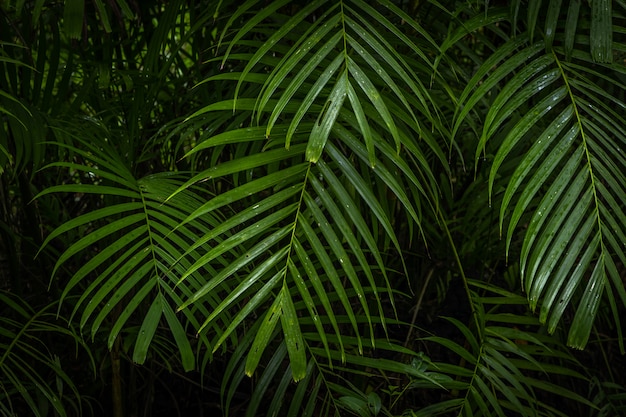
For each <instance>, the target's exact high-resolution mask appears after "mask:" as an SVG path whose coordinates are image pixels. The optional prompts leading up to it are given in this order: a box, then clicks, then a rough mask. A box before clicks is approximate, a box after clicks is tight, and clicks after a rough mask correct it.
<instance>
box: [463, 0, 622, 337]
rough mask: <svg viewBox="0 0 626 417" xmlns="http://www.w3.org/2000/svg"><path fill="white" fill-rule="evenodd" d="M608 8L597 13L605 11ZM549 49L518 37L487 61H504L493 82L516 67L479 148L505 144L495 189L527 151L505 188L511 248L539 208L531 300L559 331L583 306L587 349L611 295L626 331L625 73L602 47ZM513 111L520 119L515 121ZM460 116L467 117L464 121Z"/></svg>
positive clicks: (578, 324) (526, 252)
mask: <svg viewBox="0 0 626 417" xmlns="http://www.w3.org/2000/svg"><path fill="white" fill-rule="evenodd" d="M595 7H599V6H596V5H595V4H594V8H595ZM594 10H595V9H594ZM605 11H606V9H603V12H602V13H603V14H602V17H600V16H599V17H597V18H596V17H594V19H605V18H606V17H605V16H604V12H605ZM609 11H610V9H609ZM594 13H595V12H594ZM598 13H599V12H598ZM595 30H597V29H595ZM593 31H594V29H593V28H592V32H593ZM594 33H595V32H594ZM594 36H595V38H594ZM557 38H558V36H557ZM609 38H610V37H609ZM594 39H595V41H594ZM606 39H607V35H606V34H600V33H599V32H598V33H596V34H595V35H593V34H592V39H591V50H592V54H594V52H593V51H594V50H603V49H602V48H606V45H605V44H604V42H606ZM513 45H516V46H517V47H518V48H522V49H521V50H520V51H519V52H517V53H516V54H515V55H512V53H513V49H511V48H510V46H513ZM600 45H603V46H600ZM598 48H600V49H598ZM539 49H540V46H539V44H537V45H529V46H526V47H523V45H522V44H519V43H514V42H513V41H510V42H509V43H508V44H507V45H505V46H504V47H502V48H501V49H499V50H498V51H496V52H495V53H494V55H493V56H492V57H491V58H490V60H489V61H490V62H489V64H487V63H486V64H485V65H489V66H491V65H492V64H493V63H495V62H501V64H500V67H499V69H498V70H496V71H494V72H493V74H492V75H490V76H488V77H487V78H486V81H485V84H486V85H488V86H493V85H494V82H496V81H497V80H500V79H502V77H504V76H507V75H508V76H510V79H509V80H508V81H507V83H506V84H505V86H504V87H503V88H502V89H501V91H500V92H499V94H498V96H497V97H496V98H495V99H494V100H493V103H492V105H491V108H490V110H489V113H488V114H487V117H486V120H485V124H484V130H483V134H482V138H481V141H480V146H479V149H477V155H479V154H480V153H481V152H483V149H484V147H485V146H486V144H487V143H488V142H495V143H496V146H497V148H496V149H497V152H496V153H495V156H494V159H493V164H492V168H491V172H490V177H489V187H490V192H493V188H492V187H493V186H494V184H495V182H496V178H497V175H498V172H499V170H500V168H501V166H502V164H503V162H504V161H505V160H506V159H507V158H509V157H511V156H512V155H517V154H521V155H523V156H522V159H521V161H520V162H519V163H518V165H517V168H516V170H515V172H514V173H513V175H512V176H511V177H510V179H509V180H508V184H507V185H506V189H505V191H504V197H503V202H502V205H501V208H500V219H501V222H500V225H501V226H500V227H501V228H503V227H504V225H505V223H504V221H505V219H506V218H507V216H510V221H509V222H508V227H507V233H506V243H507V251H508V250H509V248H510V246H511V242H512V240H513V238H514V236H515V231H516V230H517V228H518V227H519V225H520V221H521V219H522V218H526V216H527V214H528V213H532V215H531V217H530V219H529V220H528V224H527V230H526V232H525V238H524V242H523V246H522V249H521V255H520V268H521V278H522V281H523V288H524V290H525V291H526V293H527V295H528V300H529V303H530V307H531V308H532V309H533V310H534V309H535V308H537V307H538V306H540V308H541V309H540V320H541V321H542V322H546V323H548V324H549V326H548V329H549V330H550V331H551V332H553V331H554V330H555V329H556V327H557V325H558V323H560V322H561V319H562V317H563V313H564V311H565V308H566V307H567V306H568V305H575V306H576V309H575V311H576V314H575V317H574V321H573V325H572V327H571V329H570V335H569V339H568V344H570V345H571V346H575V347H577V348H583V347H584V346H585V345H586V343H587V340H588V338H589V334H590V333H591V331H592V326H593V323H594V318H595V316H596V313H597V311H598V307H599V305H600V302H601V300H602V298H603V296H606V297H608V300H609V304H610V305H611V306H614V307H613V317H614V320H615V323H616V324H617V325H616V328H617V331H618V334H619V335H620V336H619V340H621V339H622V337H621V325H620V324H619V323H620V317H619V314H618V313H617V310H616V309H615V308H616V307H615V306H616V302H617V300H621V303H622V305H626V290H625V289H624V284H623V281H622V280H621V279H620V278H619V273H618V272H617V271H618V269H619V267H618V266H617V265H624V260H625V255H624V248H623V243H622V244H620V243H619V242H624V239H623V237H624V236H625V235H626V222H624V217H622V216H621V214H622V213H623V202H622V201H621V200H623V199H621V197H620V196H623V195H624V192H626V187H625V184H626V178H625V177H624V174H623V173H624V172H626V164H625V163H626V159H625V158H624V157H623V155H622V152H621V149H622V148H623V146H624V143H625V141H626V135H625V134H624V130H623V128H621V127H620V126H623V124H624V122H626V119H624V118H623V117H622V116H621V115H620V114H619V113H618V112H616V111H615V110H614V108H615V107H617V108H623V107H624V103H623V102H622V101H620V100H619V99H617V97H616V96H615V95H613V94H611V91H616V90H620V89H622V88H623V86H622V85H621V83H620V82H619V81H617V80H618V79H619V78H618V77H609V76H604V75H600V72H599V71H598V70H596V69H595V67H594V64H593V62H592V55H589V53H586V52H582V51H581V50H580V49H574V50H573V51H571V56H572V62H567V61H565V60H564V58H563V54H564V51H563V50H562V49H561V48H560V47H557V46H556V44H555V45H554V46H553V47H552V52H549V53H546V54H543V55H541V54H539V55H537V52H538V51H539ZM565 52H567V51H565ZM567 54H568V55H569V54H570V53H567ZM593 56H594V58H595V59H596V61H604V60H606V59H607V58H606V53H605V52H602V53H600V52H598V53H597V55H593ZM530 57H532V58H531V60H530V61H528V59H529V58H530ZM522 65H523V66H522ZM596 65H600V64H596ZM603 67H604V71H608V72H613V73H615V74H619V73H622V72H623V70H622V69H621V68H620V67H618V66H615V65H611V64H603ZM486 71H487V66H485V67H483V68H482V69H480V70H479V71H478V73H477V76H475V77H474V78H473V81H474V82H472V83H471V84H470V85H468V87H467V89H466V91H465V92H464V94H463V97H467V101H466V102H467V103H468V105H469V109H464V110H463V112H462V113H460V117H461V118H463V117H465V115H467V114H468V112H469V110H470V109H471V108H472V107H473V106H474V105H475V104H476V103H478V101H479V100H481V99H483V98H484V95H485V93H486V92H487V89H488V88H489V87H487V88H485V87H483V86H480V87H476V81H478V79H479V78H480V77H481V76H482V75H486V74H487V73H486ZM479 74H480V75H479ZM592 80H595V81H592ZM607 96H608V97H610V100H611V105H610V106H609V105H607V104H606V97H607ZM511 118H515V119H514V122H512V123H511V122H509V121H510V120H511ZM460 121H461V119H457V122H456V125H457V126H458V125H459V123H460ZM620 344H621V342H620ZM622 349H624V348H623V346H622Z"/></svg>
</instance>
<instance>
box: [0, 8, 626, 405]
mask: <svg viewBox="0 0 626 417" xmlns="http://www.w3.org/2000/svg"><path fill="white" fill-rule="evenodd" d="M41 3H42V4H47V3H46V2H41ZM94 4H95V6H94V9H93V10H91V12H90V11H89V10H88V9H84V7H86V6H87V5H86V4H84V2H80V1H77V2H67V3H66V4H65V5H64V7H63V8H60V7H57V6H54V5H50V6H49V7H48V8H44V9H43V10H44V12H42V13H44V14H46V13H48V15H47V16H56V17H57V20H54V19H50V18H48V20H46V22H48V23H47V24H51V25H53V27H55V28H56V29H55V30H56V31H53V33H54V35H51V37H50V38H49V39H48V38H47V37H46V35H40V37H39V38H38V39H39V42H40V43H41V45H44V44H45V43H46V42H51V43H52V44H53V45H56V46H55V48H56V49H54V50H52V52H50V53H41V54H39V55H37V54H34V55H33V56H34V57H35V58H36V59H33V62H36V64H35V65H32V64H31V63H29V62H26V61H25V60H22V61H21V63H20V64H19V65H22V66H24V67H25V68H29V70H26V72H28V71H31V72H28V73H29V74H32V77H33V78H26V79H25V80H26V81H23V85H25V86H27V87H21V88H15V85H17V84H16V82H17V81H15V80H17V79H18V78H17V77H11V74H12V72H11V71H15V70H14V69H11V70H8V69H7V70H5V74H8V76H6V80H9V82H8V83H5V84H6V86H7V87H3V88H4V89H5V90H6V92H4V93H3V94H2V97H0V98H2V100H3V101H2V102H0V111H3V112H4V114H5V116H4V117H5V119H4V120H5V124H4V127H5V130H4V132H9V133H8V134H6V137H7V138H10V140H5V141H4V142H2V143H0V145H2V146H3V148H0V151H1V150H2V149H4V151H5V152H4V154H5V155H10V156H12V157H13V158H14V159H16V156H17V155H18V154H19V155H23V154H24V153H23V152H21V151H20V152H21V153H19V152H18V151H19V150H20V149H22V148H20V146H16V145H18V144H21V143H24V142H20V141H17V140H15V139H14V138H15V137H17V136H16V133H15V132H22V133H21V134H22V135H24V134H25V133H24V132H27V133H33V132H30V131H29V130H28V128H27V127H26V126H28V125H29V124H30V122H29V123H25V122H24V120H25V117H27V116H26V115H28V114H35V113H36V114H39V115H41V116H40V117H42V118H45V120H46V121H47V123H48V126H49V127H50V128H49V130H46V131H45V132H44V133H42V135H47V136H48V139H49V141H50V142H54V143H55V144H56V150H55V151H54V153H52V152H51V151H50V149H51V147H50V144H47V145H45V148H43V147H42V146H43V145H41V144H39V143H37V145H36V147H35V146H30V147H28V149H31V148H32V149H35V148H37V149H47V150H45V151H44V153H43V154H42V155H45V157H43V158H41V159H39V160H38V162H37V164H35V165H34V166H35V167H38V166H40V165H41V164H42V163H43V162H44V161H45V163H47V167H46V169H45V170H44V171H42V175H45V173H46V172H54V173H56V175H58V177H59V178H62V179H63V181H62V182H61V183H57V184H51V183H50V182H43V183H42V184H41V187H40V190H39V191H40V193H39V196H38V201H40V202H41V203H40V204H44V202H46V201H63V200H62V197H58V196H62V195H66V194H67V193H71V194H72V195H74V196H76V198H77V199H78V200H79V201H80V203H81V208H80V210H78V212H75V213H74V214H73V215H71V216H70V215H69V211H67V212H65V211H64V212H63V213H64V214H63V218H62V219H60V221H58V227H57V228H56V229H55V230H54V231H50V232H49V233H47V234H46V238H45V242H44V244H43V246H42V252H41V256H55V258H56V266H55V267H54V268H53V271H52V276H53V278H54V280H55V282H57V281H58V282H61V283H62V290H61V291H59V293H58V295H57V297H58V299H59V301H61V302H62V304H61V306H65V305H68V306H69V311H70V312H71V313H70V315H69V317H68V319H69V320H70V321H71V322H77V323H78V324H79V328H80V330H81V332H83V333H84V334H86V335H88V336H90V337H91V339H92V340H105V341H106V345H107V347H108V348H109V349H111V350H112V351H113V356H112V357H113V360H112V363H114V364H115V363H118V365H114V366H113V371H112V372H113V384H114V388H113V394H114V402H115V407H114V413H115V414H116V416H121V415H122V414H123V407H122V404H123V401H122V399H121V398H120V397H119V396H120V395H121V390H120V387H121V377H122V374H123V371H122V370H121V369H120V368H119V362H115V361H118V360H119V357H120V356H122V357H124V356H125V357H127V359H128V360H130V361H133V362H135V363H137V364H144V363H146V362H149V361H153V362H155V363H160V364H162V365H163V366H165V367H167V368H169V369H177V368H181V369H182V370H187V371H188V370H193V369H198V370H200V371H201V375H203V374H204V373H210V369H212V368H211V367H212V366H214V365H215V364H216V363H221V364H222V365H221V366H222V367H223V370H224V376H223V380H222V381H221V383H220V384H221V385H220V387H219V391H220V394H221V405H220V408H221V409H222V410H223V411H224V413H225V414H228V413H229V412H232V413H234V414H237V413H238V412H239V411H240V410H239V408H240V405H237V402H238V401H236V400H235V399H236V398H241V396H242V395H243V396H244V398H245V399H246V401H245V402H244V405H243V406H244V407H245V412H243V413H244V414H245V415H248V416H253V415H259V414H267V415H278V414H285V415H290V416H291V415H342V414H343V413H345V412H348V413H352V414H356V415H363V416H371V415H379V414H384V415H398V414H404V415H437V414H450V413H455V414H457V415H468V416H469V415H509V414H511V413H518V414H521V415H568V412H570V411H569V410H567V411H566V410H563V409H559V408H558V407H556V406H555V402H554V400H553V399H552V398H550V396H560V397H561V398H563V399H567V400H568V403H569V402H571V403H575V404H576V405H572V406H571V407H570V408H571V409H576V410H577V412H579V413H580V412H584V413H590V415H594V413H596V412H597V414H598V415H604V414H603V413H610V412H611V410H619V409H621V408H623V397H622V396H620V395H621V394H620V393H619V391H616V390H614V385H612V384H613V383H614V381H615V380H616V377H615V376H610V377H608V378H607V379H598V378H603V376H602V375H593V372H592V370H591V369H590V367H588V366H587V365H586V364H585V363H584V362H582V363H581V362H577V361H576V359H575V358H574V356H573V355H572V354H571V352H569V351H568V349H567V347H566V346H572V347H575V348H578V349H583V348H585V347H586V346H587V344H588V343H589V339H590V335H593V337H594V338H599V337H600V336H601V335H602V336H603V335H604V332H606V331H607V330H606V329H608V331H611V332H613V333H614V334H615V335H616V340H617V343H618V346H619V348H620V350H621V351H622V352H623V350H624V347H623V334H622V331H621V322H620V314H621V312H623V311H624V306H625V304H626V292H625V291H624V282H623V275H624V272H623V270H624V266H625V265H626V259H625V257H624V247H623V245H624V243H623V242H626V220H625V219H626V217H625V216H624V213H623V210H624V201H623V195H624V194H625V193H624V191H625V189H624V188H625V185H626V177H625V176H624V174H623V172H626V170H625V169H624V168H626V167H625V166H624V165H625V164H624V162H625V160H624V158H623V155H622V149H623V146H624V144H623V142H624V139H625V138H626V136H625V135H624V128H623V126H624V124H625V123H624V118H623V117H622V116H621V113H620V111H619V109H623V108H624V102H623V97H622V95H623V94H622V91H623V78H624V66H623V62H622V61H623V56H622V51H623V43H622V39H621V36H622V33H624V28H623V27H622V26H621V22H623V10H622V8H621V7H622V5H621V3H619V2H616V3H615V4H613V3H612V2H609V1H606V0H603V1H593V2H591V4H590V5H588V4H586V3H582V2H580V1H577V0H571V1H570V2H569V3H568V5H567V6H568V7H566V8H562V7H561V6H562V2H561V1H556V0H554V1H550V2H541V1H538V0H532V1H530V2H528V3H523V2H519V1H516V2H513V3H512V4H511V5H510V7H508V8H501V7H497V6H490V5H489V4H488V3H485V4H482V3H476V4H473V3H471V2H468V3H465V4H460V5H457V4H454V3H453V2H434V1H433V2H414V3H411V4H409V5H403V4H398V3H397V2H392V1H386V0H380V1H378V2H376V3H375V4H371V2H365V1H361V0H350V1H341V2H330V1H323V0H320V1H313V2H309V3H306V4H299V3H296V2H288V1H275V2H260V1H254V0H250V1H247V2H245V3H244V4H241V5H237V4H232V3H230V2H220V3H219V4H215V5H212V6H211V7H208V6H207V5H206V4H204V3H203V2H199V3H198V4H196V3H195V2H183V1H180V0H179V1H173V2H168V3H167V4H162V5H156V6H152V7H149V6H142V7H143V8H142V9H139V8H136V9H132V8H131V7H129V5H128V4H127V3H126V2H125V1H119V0H118V1H117V2H108V3H107V4H103V3H102V2H94ZM14 6H15V13H17V14H16V16H17V15H19V14H20V13H26V12H27V10H28V7H26V6H23V5H22V4H21V3H20V4H19V5H18V4H17V3H16V4H15V5H14ZM236 6H238V7H236ZM20 7H24V8H23V9H20ZM55 7H56V8H55ZM88 7H90V6H88ZM133 7H134V6H133ZM7 10H8V9H7ZM38 10H39V9H38ZM542 10H544V11H545V13H542V12H541V11H542ZM61 12H62V13H61ZM118 12H119V13H118ZM133 15H136V16H141V20H140V24H139V25H136V24H130V23H128V22H127V21H125V18H130V17H132V16H133ZM7 16H9V15H7ZM61 16H62V18H61ZM152 18H154V19H152ZM37 19H39V15H37V14H36V15H35V17H34V18H32V21H33V22H36V21H37ZM138 19H139V18H138ZM157 19H158V24H155V22H157ZM18 21H20V19H17V18H15V19H13V20H12V22H13V23H12V24H13V26H15V25H16V24H17V23H16V22H18ZM61 22H62V24H63V26H62V27H63V31H59V30H58V29H59V28H60V27H61V26H60V25H61ZM33 30H34V33H36V26H35V28H34V29H33ZM127 31H131V32H132V36H128V37H126V35H125V33H126V32H127ZM89 33H91V35H88V36H86V39H84V40H83V42H85V46H89V47H86V48H79V49H78V52H73V51H70V48H67V47H66V44H64V42H66V41H67V39H70V38H81V37H84V36H85V34H89ZM94 33H102V34H103V37H102V39H100V38H99V37H98V36H95V35H94ZM3 36H5V37H3V39H7V41H4V42H5V43H4V44H5V45H9V44H10V43H18V42H15V39H12V38H11V36H9V35H3ZM8 39H11V42H9V41H8ZM11 48H13V49H10V51H18V50H20V49H19V47H17V46H13V45H11ZM7 50H9V49H7ZM40 50H43V49H41V47H40ZM13 53H14V54H15V52H13ZM209 53H210V54H211V55H209ZM3 57H5V58H2V57H0V63H3V64H4V65H5V67H3V68H8V67H9V66H11V65H15V61H16V60H14V59H9V58H10V57H11V56H10V55H8V54H4V55H3ZM55 57H57V58H59V59H57V60H56V61H55V60H54V58H55ZM60 61H62V62H63V63H64V65H65V67H64V68H66V70H65V71H71V72H80V73H81V74H84V76H85V78H86V79H87V81H84V82H79V81H77V80H76V79H74V78H72V77H70V76H69V75H68V77H65V76H60V77H59V76H57V75H56V74H57V73H58V71H59V69H60V68H61V66H60V64H59V62H60ZM203 61H204V62H203ZM29 65H30V66H31V67H36V68H37V71H32V70H31V69H30V67H29ZM67 68H70V69H67ZM53 69H54V71H52V70H53ZM53 72H54V73H53ZM42 74H48V77H47V78H45V79H44V78H43V75H42ZM65 74H70V73H68V72H65ZM89 80H91V81H89ZM44 81H45V82H44ZM37 85H39V86H41V85H45V88H44V89H43V90H44V94H43V96H42V97H41V98H38V97H36V96H35V97H34V98H33V99H28V97H25V96H24V94H23V91H37V88H33V87H36V86H37ZM3 86H4V84H3ZM55 86H56V87H55ZM9 87H10V88H9ZM64 92H68V93H69V95H70V97H71V100H70V104H69V105H68V104H67V103H65V102H64V101H63V94H66V93H64ZM25 103H27V104H25ZM50 103H58V105H56V104H55V105H54V106H52V105H51V104H50ZM146 103H147V104H148V105H147V106H146ZM59 109H64V110H63V111H59ZM83 116H87V117H86V118H85V117H83ZM28 117H30V116H28ZM20 121H21V123H20ZM21 125H24V126H21ZM20 126H21V127H20ZM20 129H21V130H20ZM35 136H37V137H40V136H41V135H35ZM24 149H26V148H24ZM33 155H34V154H33ZM472 161H474V163H472ZM472 165H473V166H472ZM48 175H51V174H48ZM55 198H56V199H57V200H55ZM492 206H493V207H498V208H499V210H498V211H497V212H496V211H494V210H492V209H491V207H492ZM498 217H499V221H498V220H497V218H498ZM505 229H506V230H505ZM504 231H505V232H506V234H505V235H504V242H503V243H502V244H500V242H499V241H498V239H497V236H498V235H499V234H502V233H503V232H504ZM53 242H56V243H55V244H56V245H57V246H60V247H62V248H63V249H62V250H61V252H59V253H57V252H56V249H54V247H53V246H52V244H53ZM505 254H506V258H504V255H505ZM505 261H506V262H508V264H509V265H510V266H507V267H503V266H502V264H503V263H504V262H505ZM420 272H423V274H421V273H420ZM459 289H460V290H459ZM411 292H415V293H416V294H415V296H412V295H411V294H410V293H411ZM73 294H75V295H76V297H71V296H70V295H73ZM452 294H456V295H455V297H459V298H460V299H463V301H462V303H463V305H466V306H467V311H464V310H463V309H462V308H461V306H460V305H458V304H454V303H455V301H451V300H453V298H452ZM446 304H447V307H446ZM441 306H443V307H441ZM603 306H604V307H606V308H603ZM409 308H413V309H414V311H412V312H409V311H408V310H409ZM537 308H539V314H538V315H537V316H535V315H534V314H533V313H534V312H535V310H536V309H537ZM429 309H430V311H428V310H429ZM441 310H443V311H444V312H449V313H450V314H445V313H444V314H445V315H449V316H452V317H448V318H447V319H445V320H443V321H441V322H440V323H443V324H442V325H441V326H440V327H441V328H440V329H439V328H435V326H434V325H433V324H431V323H429V320H428V318H427V314H437V312H438V311H441ZM59 311H60V312H63V311H65V310H64V307H60V310H59ZM279 323H280V324H279ZM446 323H447V324H446ZM599 327H602V329H603V330H599ZM443 328H446V329H448V330H447V333H444V332H443V331H442V329H443ZM409 329H410V330H409ZM566 333H567V337H565V334H566ZM414 334H415V335H418V337H412V335H414ZM599 346H600V347H601V349H604V346H606V344H605V343H600V344H599ZM116 366H117V368H116ZM572 368H575V369H572ZM590 377H593V380H594V381H597V382H595V383H594V384H593V385H589V387H591V388H589V387H588V384H589V382H588V378H590ZM547 378H549V380H546V379H547ZM246 379H250V381H251V382H252V388H251V389H250V390H249V393H247V394H242V393H244V392H246V389H245V388H244V387H245V385H246V384H245V383H244V381H246ZM568 384H571V385H568ZM571 386H573V387H575V388H572V389H569V388H568V387H571ZM581 386H582V387H584V389H580V388H579V387H581ZM588 389H591V391H590V392H592V393H593V396H595V398H592V396H590V395H588ZM269 393H271V397H270V398H269V399H268V394H269ZM599 398H603V399H610V404H609V405H610V407H609V406H606V407H605V406H603V405H602V404H600V403H599V401H601V400H598V399H599ZM607 407H608V408H607ZM581 410H584V411H581Z"/></svg>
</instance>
